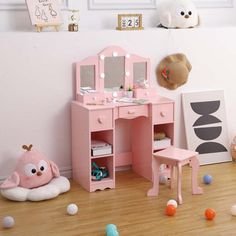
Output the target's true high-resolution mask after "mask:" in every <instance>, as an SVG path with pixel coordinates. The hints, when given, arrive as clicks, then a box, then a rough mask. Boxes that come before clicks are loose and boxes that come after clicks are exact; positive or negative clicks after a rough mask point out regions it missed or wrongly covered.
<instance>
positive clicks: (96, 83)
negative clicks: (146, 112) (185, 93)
mask: <svg viewBox="0 0 236 236" xmlns="http://www.w3.org/2000/svg"><path fill="white" fill-rule="evenodd" d="M127 91H132V97H133V98H145V97H146V98H147V97H150V96H152V95H153V96H154V95H156V92H155V90H154V89H152V88H151V86H150V60H149V59H148V58H144V57H141V56H138V55H135V54H130V53H128V52H126V51H125V50H123V49H122V48H120V47H118V46H110V47H108V48H106V49H104V50H103V51H101V52H100V53H98V54H97V55H95V56H91V57H88V58H86V59H85V60H83V61H80V62H78V63H77V64H76V97H77V101H79V102H81V103H85V104H86V103H88V104H89V103H95V102H98V103H99V102H106V101H108V100H109V99H110V100H111V99H112V98H113V97H115V98H116V99H119V98H122V97H126V96H127Z"/></svg>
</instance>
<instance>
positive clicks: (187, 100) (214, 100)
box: [182, 90, 232, 165]
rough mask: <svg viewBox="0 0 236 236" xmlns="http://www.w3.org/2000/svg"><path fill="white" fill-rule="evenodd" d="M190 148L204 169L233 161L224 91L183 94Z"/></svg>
mask: <svg viewBox="0 0 236 236" xmlns="http://www.w3.org/2000/svg"><path fill="white" fill-rule="evenodd" d="M182 106H183V113H184V124H185V133H186V139H187V148H188V149H189V150H192V151H196V152H198V153H199V156H198V157H199V161H200V164H201V165H206V164H213V163H221V162H227V161H232V158H231V155H230V151H229V149H230V142H229V136H228V129H227V119H226V112H225V102H224V91H223V90H214V91H202V92H192V93H183V94H182Z"/></svg>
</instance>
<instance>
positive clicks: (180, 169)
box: [177, 163, 183, 204]
mask: <svg viewBox="0 0 236 236" xmlns="http://www.w3.org/2000/svg"><path fill="white" fill-rule="evenodd" d="M177 170H178V189H177V199H178V202H179V204H182V203H183V199H182V194H181V185H182V166H181V164H180V163H178V165H177Z"/></svg>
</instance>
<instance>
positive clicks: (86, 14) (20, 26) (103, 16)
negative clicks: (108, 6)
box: [0, 0, 236, 31]
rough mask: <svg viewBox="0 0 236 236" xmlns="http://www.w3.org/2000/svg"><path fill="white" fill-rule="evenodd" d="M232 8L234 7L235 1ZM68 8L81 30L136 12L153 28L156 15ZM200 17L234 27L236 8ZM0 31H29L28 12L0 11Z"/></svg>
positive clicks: (74, 1)
mask: <svg viewBox="0 0 236 236" xmlns="http://www.w3.org/2000/svg"><path fill="white" fill-rule="evenodd" d="M233 1H234V6H236V4H235V3H236V0H233ZM69 6H70V8H76V9H77V8H79V9H80V18H81V20H80V27H81V29H115V27H116V25H117V14H118V13H122V12H124V13H127V12H128V13H132V12H138V13H142V14H143V20H144V26H145V27H148V28H149V27H155V26H156V24H157V23H156V22H157V15H156V11H155V10H116V11H115V10H113V11H109V10H105V11H104V10H88V6H87V0H80V1H78V0H70V5H69ZM199 12H200V15H201V17H202V21H203V24H204V25H205V26H207V27H212V26H213V27H215V26H216V27H218V26H220V27H222V26H233V25H236V8H235V7H234V8H223V9H221V8H200V9H199ZM64 18H65V24H64V29H66V28H67V23H66V22H67V20H68V16H67V12H66V11H64ZM0 22H1V24H0V31H9V30H10V31H31V30H32V26H31V24H30V20H29V16H28V12H27V11H26V10H19V11H5V10H2V11H0Z"/></svg>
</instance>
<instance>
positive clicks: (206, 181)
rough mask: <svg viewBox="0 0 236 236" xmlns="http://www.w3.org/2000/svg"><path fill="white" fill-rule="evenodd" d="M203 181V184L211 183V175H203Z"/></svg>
mask: <svg viewBox="0 0 236 236" xmlns="http://www.w3.org/2000/svg"><path fill="white" fill-rule="evenodd" d="M203 182H204V184H211V182H212V176H211V175H204V176H203Z"/></svg>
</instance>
